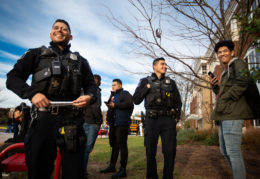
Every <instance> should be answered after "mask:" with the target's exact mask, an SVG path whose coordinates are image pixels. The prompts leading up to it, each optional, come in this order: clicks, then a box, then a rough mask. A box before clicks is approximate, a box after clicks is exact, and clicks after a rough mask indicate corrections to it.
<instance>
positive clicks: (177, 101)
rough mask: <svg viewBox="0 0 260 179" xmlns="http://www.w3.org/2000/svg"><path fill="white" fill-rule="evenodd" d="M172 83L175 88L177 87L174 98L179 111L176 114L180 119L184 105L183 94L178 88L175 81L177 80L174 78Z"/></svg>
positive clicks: (176, 108)
mask: <svg viewBox="0 0 260 179" xmlns="http://www.w3.org/2000/svg"><path fill="white" fill-rule="evenodd" d="M172 82H173V83H172V85H173V89H175V90H174V91H175V93H174V96H175V100H174V104H175V110H176V112H177V115H176V118H177V120H179V119H180V116H181V107H182V102H181V95H180V92H179V90H178V87H177V85H176V83H175V81H173V80H172Z"/></svg>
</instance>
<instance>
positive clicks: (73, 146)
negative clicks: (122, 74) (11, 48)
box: [6, 19, 96, 179]
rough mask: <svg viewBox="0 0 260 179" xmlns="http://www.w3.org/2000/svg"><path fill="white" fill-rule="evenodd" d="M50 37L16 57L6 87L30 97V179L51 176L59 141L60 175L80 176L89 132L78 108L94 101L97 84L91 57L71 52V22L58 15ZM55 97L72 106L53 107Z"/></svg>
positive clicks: (65, 177)
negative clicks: (38, 45) (29, 83)
mask: <svg viewBox="0 0 260 179" xmlns="http://www.w3.org/2000/svg"><path fill="white" fill-rule="evenodd" d="M50 38H51V42H50V46H49V47H48V48H46V47H44V46H42V47H40V48H35V49H30V50H28V51H27V52H26V53H25V54H24V55H23V56H22V57H21V58H20V59H19V60H18V61H17V63H16V64H15V65H14V68H13V69H12V70H11V71H10V72H9V73H8V74H7V81H6V85H7V88H8V89H10V90H12V91H13V92H14V93H15V94H17V95H18V96H20V97H21V98H23V99H29V100H31V102H32V104H33V108H34V113H33V114H34V119H33V122H32V123H31V127H30V129H29V131H28V133H27V135H26V137H25V150H26V152H25V155H26V164H27V167H28V178H29V179H47V178H50V176H51V174H52V172H53V168H54V160H55V158H56V153H57V145H58V146H59V149H60V153H61V159H62V160H61V161H62V178H63V179H71V178H77V179H82V178H84V169H83V164H84V160H83V159H84V157H83V156H84V144H85V141H86V140H85V139H86V136H85V134H84V130H83V127H82V125H83V122H84V120H83V118H82V111H81V110H80V109H81V108H82V107H85V106H87V105H88V104H90V103H92V102H94V100H95V95H96V85H95V82H94V78H93V74H92V72H91V69H90V66H89V64H88V62H87V60H86V59H84V58H83V57H81V56H80V55H79V53H77V52H71V51H70V44H69V41H70V40H72V35H71V30H70V26H69V24H68V22H66V21H65V20H62V19H57V20H56V21H55V22H54V24H53V26H52V29H51V32H50ZM31 74H32V83H31V85H28V84H27V83H26V80H27V79H28V77H29V75H31ZM51 101H72V102H73V106H63V107H51V106H50V103H51ZM56 139H57V140H56Z"/></svg>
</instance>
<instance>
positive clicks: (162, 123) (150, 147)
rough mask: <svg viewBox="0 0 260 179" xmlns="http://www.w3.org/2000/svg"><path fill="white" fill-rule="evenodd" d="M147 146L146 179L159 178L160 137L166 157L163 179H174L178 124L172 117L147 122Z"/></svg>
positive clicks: (147, 119)
mask: <svg viewBox="0 0 260 179" xmlns="http://www.w3.org/2000/svg"><path fill="white" fill-rule="evenodd" d="M144 135H145V146H146V160H147V171H146V178H149V179H152V178H156V179H157V178H158V175H157V164H156V159H155V156H156V151H157V144H158V138H159V135H160V136H161V140H162V152H163V156H164V168H163V178H164V179H166V178H167V179H172V178H173V169H174V160H175V155H176V122H175V120H174V119H173V118H172V117H168V116H162V117H159V118H158V119H149V118H146V120H145V134H144Z"/></svg>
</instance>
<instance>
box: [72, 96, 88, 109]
mask: <svg viewBox="0 0 260 179" xmlns="http://www.w3.org/2000/svg"><path fill="white" fill-rule="evenodd" d="M90 100H91V96H89V95H84V96H80V97H78V99H76V100H74V101H72V102H73V105H74V106H76V107H78V108H82V107H85V106H87V105H89V104H90Z"/></svg>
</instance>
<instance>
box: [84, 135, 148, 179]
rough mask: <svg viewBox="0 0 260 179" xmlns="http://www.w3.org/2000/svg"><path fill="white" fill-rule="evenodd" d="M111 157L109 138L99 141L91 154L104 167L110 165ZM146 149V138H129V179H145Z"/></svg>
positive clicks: (91, 158) (92, 158)
mask: <svg viewBox="0 0 260 179" xmlns="http://www.w3.org/2000/svg"><path fill="white" fill-rule="evenodd" d="M110 155H111V147H110V146H109V141H108V138H103V139H97V141H96V144H95V147H94V150H93V152H92V153H91V154H90V159H89V160H93V161H94V162H95V163H97V164H99V165H100V169H103V168H102V167H107V166H108V165H109V160H110ZM119 162H120V154H119V157H118V162H117V168H119V167H120V163H119ZM145 166H146V157H145V148H144V138H143V137H136V136H129V137H128V163H127V174H128V176H129V177H128V178H145Z"/></svg>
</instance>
